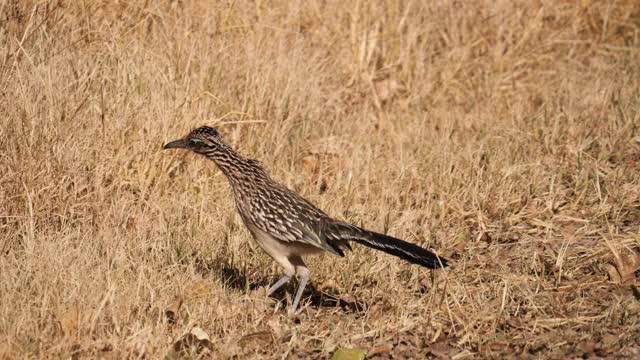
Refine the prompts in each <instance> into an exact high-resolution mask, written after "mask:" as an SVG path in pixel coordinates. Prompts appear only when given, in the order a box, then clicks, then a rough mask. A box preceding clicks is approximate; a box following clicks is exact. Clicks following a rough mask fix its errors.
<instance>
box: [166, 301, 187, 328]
mask: <svg viewBox="0 0 640 360" xmlns="http://www.w3.org/2000/svg"><path fill="white" fill-rule="evenodd" d="M182 302H183V300H182V296H176V299H175V300H174V301H173V303H171V305H169V307H167V309H166V310H165V311H164V315H165V316H166V317H167V322H168V323H169V324H171V325H173V324H175V323H176V321H178V312H179V311H180V307H181V306H182Z"/></svg>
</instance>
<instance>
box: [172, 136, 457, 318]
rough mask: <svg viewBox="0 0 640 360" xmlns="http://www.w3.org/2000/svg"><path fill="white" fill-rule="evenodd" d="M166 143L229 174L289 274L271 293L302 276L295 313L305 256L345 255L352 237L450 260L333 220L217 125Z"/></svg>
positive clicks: (244, 214)
mask: <svg viewBox="0 0 640 360" xmlns="http://www.w3.org/2000/svg"><path fill="white" fill-rule="evenodd" d="M164 148H165V149H169V148H186V149H190V150H192V151H194V152H196V153H198V154H202V155H204V156H206V157H207V158H209V159H211V160H213V161H214V162H215V163H216V164H217V166H218V167H219V168H220V170H221V171H222V172H223V173H224V174H225V175H226V177H227V179H228V180H229V183H230V184H231V188H232V190H233V195H234V198H235V203H236V207H237V209H238V212H239V213H240V216H241V218H242V220H243V222H244V224H245V225H246V226H247V228H248V229H249V231H250V232H251V234H252V235H253V237H254V239H255V240H256V242H257V243H258V244H259V245H260V247H261V248H262V249H264V250H265V251H266V252H267V253H268V254H269V255H270V256H271V257H272V258H273V259H274V260H275V261H277V262H278V263H279V264H280V265H281V266H282V267H283V270H284V274H285V275H284V276H283V277H282V278H281V279H280V280H279V281H278V282H276V283H275V284H274V285H273V286H272V287H271V288H270V289H269V294H272V293H273V292H274V291H276V290H277V289H278V288H280V287H281V286H282V285H284V284H285V283H287V282H288V281H289V279H290V278H291V277H293V276H295V275H298V277H299V279H300V286H299V287H298V291H297V293H296V297H295V299H294V302H293V305H292V306H291V314H294V313H295V311H296V309H297V306H298V302H299V301H300V297H301V295H302V292H303V290H304V287H305V286H306V283H307V281H308V278H309V270H308V269H307V268H306V266H305V265H304V262H303V261H302V256H303V255H311V254H316V253H320V252H322V251H328V252H330V253H333V254H336V255H339V256H344V252H343V249H350V246H349V243H348V242H349V241H354V242H357V243H359V244H362V245H365V246H368V247H370V248H373V249H377V250H381V251H384V252H386V253H388V254H391V255H395V256H398V257H400V258H402V259H404V260H407V261H409V262H411V263H414V264H418V265H422V266H424V267H427V268H431V269H435V268H439V267H444V266H446V265H447V260H445V259H444V258H439V257H438V256H436V255H435V254H433V253H431V252H430V251H428V250H425V249H423V248H421V247H419V246H417V245H414V244H411V243H408V242H406V241H403V240H400V239H396V238H393V237H390V236H387V235H383V234H378V233H375V232H372V231H368V230H364V229H361V228H359V227H357V226H354V225H350V224H347V223H345V222H342V221H338V220H335V219H332V218H331V217H329V216H328V215H327V214H325V213H324V212H323V211H322V210H320V209H318V208H317V207H315V206H314V205H313V204H311V203H310V202H309V201H307V200H306V199H304V198H303V197H301V196H300V195H298V194H296V193H295V192H293V191H291V190H289V189H287V188H286V187H285V186H283V185H281V184H278V183H277V182H275V181H274V180H273V179H271V178H270V177H269V175H267V173H266V172H265V171H264V169H263V168H262V166H261V165H260V163H259V162H258V161H257V160H254V159H248V158H245V157H242V156H241V155H239V154H238V153H237V152H235V151H234V150H233V149H231V147H229V145H227V144H226V143H225V142H224V140H223V139H222V137H221V135H220V133H219V132H218V131H217V130H216V129H214V128H211V127H207V126H204V127H200V128H197V129H195V130H193V131H191V132H190V133H189V134H188V135H187V136H186V137H184V138H182V139H180V140H176V141H172V142H170V143H168V144H166V145H165V146H164Z"/></svg>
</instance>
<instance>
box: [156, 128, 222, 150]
mask: <svg viewBox="0 0 640 360" xmlns="http://www.w3.org/2000/svg"><path fill="white" fill-rule="evenodd" d="M162 148H163V149H180V148H181V149H188V150H191V151H193V152H196V153H199V154H205V155H206V154H209V155H210V154H214V153H216V152H219V151H221V150H225V149H227V148H228V146H227V144H225V142H224V140H223V139H222V135H220V133H219V132H218V130H217V129H215V128H212V127H209V126H202V127H199V128H196V129H193V130H191V132H190V133H188V134H187V136H185V137H183V138H182V139H178V140H174V141H171V142H169V143H167V144H165V145H164V146H163V147H162Z"/></svg>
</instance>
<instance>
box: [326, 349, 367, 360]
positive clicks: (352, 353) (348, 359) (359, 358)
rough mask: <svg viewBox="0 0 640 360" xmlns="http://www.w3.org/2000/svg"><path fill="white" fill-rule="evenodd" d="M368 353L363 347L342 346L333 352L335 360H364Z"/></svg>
mask: <svg viewBox="0 0 640 360" xmlns="http://www.w3.org/2000/svg"><path fill="white" fill-rule="evenodd" d="M365 355H366V353H365V351H364V350H362V349H345V348H340V349H338V350H336V352H335V353H333V357H331V359H333V360H364V357H365Z"/></svg>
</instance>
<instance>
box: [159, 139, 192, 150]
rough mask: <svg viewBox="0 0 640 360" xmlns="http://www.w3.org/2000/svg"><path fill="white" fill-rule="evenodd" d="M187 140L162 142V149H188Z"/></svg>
mask: <svg viewBox="0 0 640 360" xmlns="http://www.w3.org/2000/svg"><path fill="white" fill-rule="evenodd" d="M188 144H189V143H188V142H187V141H186V140H185V139H180V140H175V141H172V142H170V143H166V144H164V146H163V147H162V150H166V149H188V148H189V146H188Z"/></svg>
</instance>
